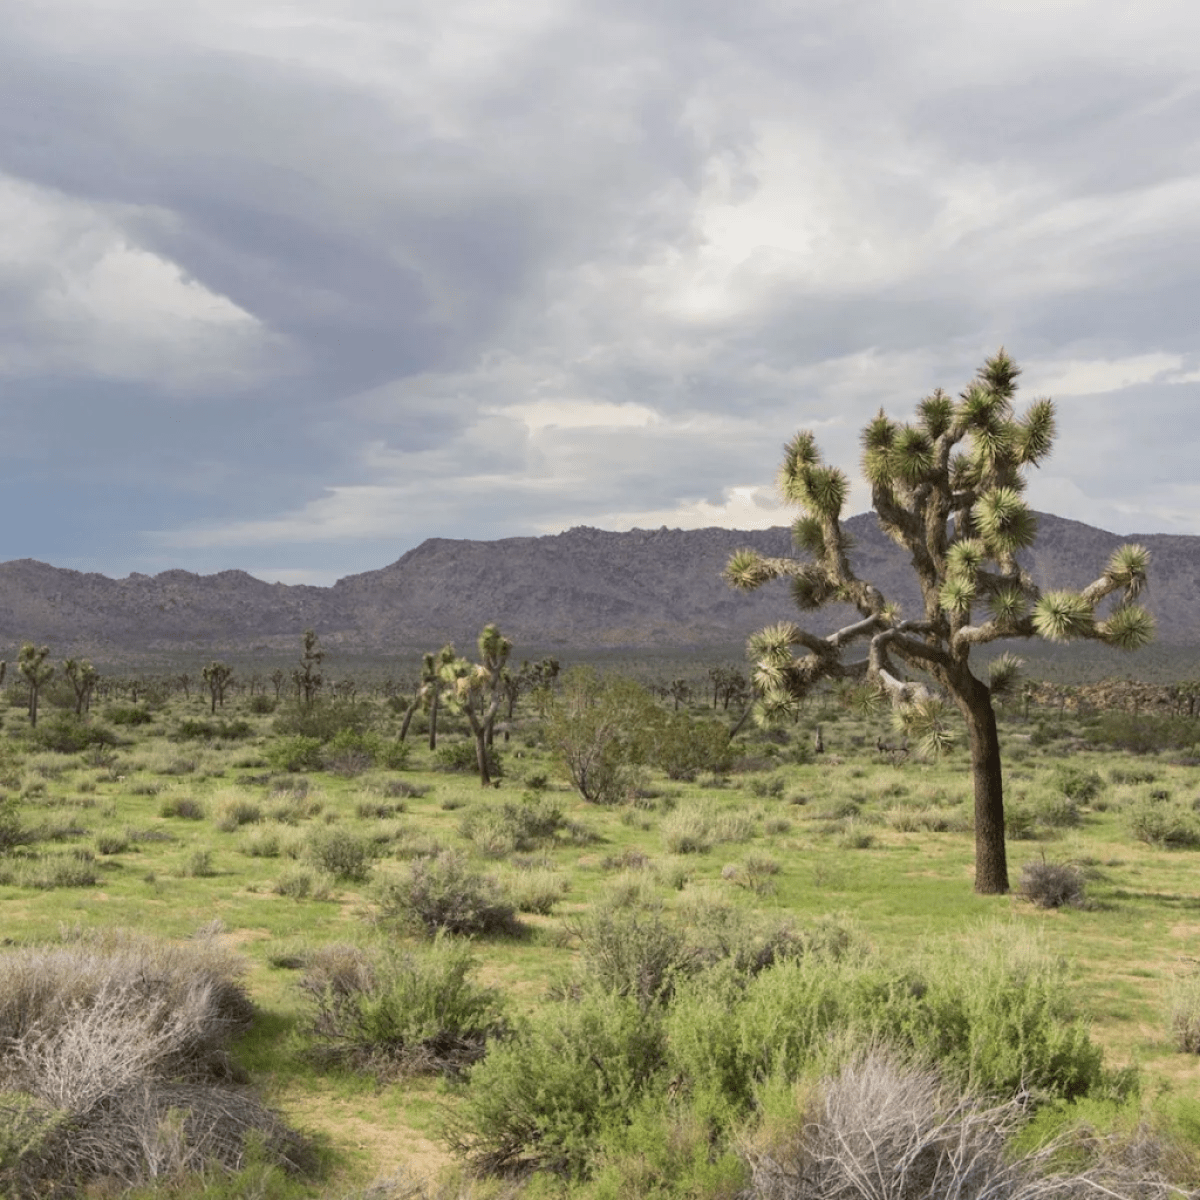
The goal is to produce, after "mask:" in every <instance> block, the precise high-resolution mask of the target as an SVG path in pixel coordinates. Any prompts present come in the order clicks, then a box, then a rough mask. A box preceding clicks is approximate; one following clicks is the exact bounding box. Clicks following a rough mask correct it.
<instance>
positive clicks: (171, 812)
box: [158, 796, 205, 821]
mask: <svg viewBox="0 0 1200 1200" xmlns="http://www.w3.org/2000/svg"><path fill="white" fill-rule="evenodd" d="M158 811H159V813H160V814H161V815H162V816H164V817H181V818H182V819H183V820H185V821H203V820H204V817H205V808H204V805H203V804H202V803H201V802H200V801H199V800H194V799H192V797H191V796H171V797H170V798H169V799H167V800H164V801H163V802H162V804H161V806H160V807H159V810H158Z"/></svg>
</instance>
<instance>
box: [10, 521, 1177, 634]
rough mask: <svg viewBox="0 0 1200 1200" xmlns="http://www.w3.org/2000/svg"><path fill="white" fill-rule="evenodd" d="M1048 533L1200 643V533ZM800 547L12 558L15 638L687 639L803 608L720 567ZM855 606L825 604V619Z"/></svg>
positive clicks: (437, 548) (770, 535) (642, 544)
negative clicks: (310, 569) (737, 557)
mask: <svg viewBox="0 0 1200 1200" xmlns="http://www.w3.org/2000/svg"><path fill="white" fill-rule="evenodd" d="M1038 519H1039V533H1038V539H1037V541H1036V543H1035V544H1034V545H1033V547H1031V548H1030V550H1029V551H1027V552H1026V553H1025V554H1023V556H1022V559H1023V562H1024V565H1025V566H1026V568H1027V569H1028V570H1029V571H1030V574H1031V575H1032V577H1033V579H1034V581H1035V582H1036V583H1037V584H1038V585H1039V586H1041V587H1051V586H1053V587H1073V588H1078V587H1081V586H1083V585H1084V584H1086V583H1088V582H1090V580H1091V579H1093V578H1095V577H1096V575H1097V574H1098V573H1099V572H1100V571H1101V570H1102V569H1103V566H1104V564H1105V562H1106V561H1107V559H1108V556H1109V555H1110V554H1111V553H1112V551H1113V549H1115V548H1116V547H1117V546H1119V545H1121V544H1123V543H1125V542H1127V541H1138V542H1140V543H1142V544H1143V545H1145V546H1147V547H1148V548H1149V549H1150V552H1151V570H1150V585H1149V588H1148V595H1147V606H1148V607H1149V608H1150V610H1151V611H1152V612H1153V613H1154V614H1155V616H1156V618H1157V620H1158V622H1159V639H1160V640H1162V641H1169V642H1172V643H1179V644H1192V643H1197V642H1200V606H1198V605H1197V604H1196V602H1195V597H1196V595H1197V591H1198V590H1200V537H1197V536H1194V535H1187V534H1146V535H1140V536H1139V535H1133V536H1132V537H1129V538H1126V537H1119V536H1117V535H1116V534H1111V533H1108V532H1106V531H1104V530H1100V529H1096V528H1093V527H1092V526H1090V525H1086V524H1084V523H1082V522H1079V521H1072V520H1068V519H1066V518H1061V517H1056V516H1053V515H1052V514H1039V515H1038ZM845 528H846V529H847V531H848V532H849V533H850V534H851V536H852V537H853V539H854V542H855V547H854V549H853V551H852V554H851V558H852V561H853V562H854V563H855V567H856V569H857V570H858V571H859V572H860V574H862V575H863V576H864V577H865V578H868V579H870V580H871V581H872V582H874V583H876V584H877V585H878V586H879V587H880V588H881V590H882V591H883V592H884V594H885V595H887V596H888V597H889V599H895V600H896V601H897V602H898V603H899V604H900V605H901V607H902V609H904V610H906V611H910V612H912V611H917V610H918V608H919V605H920V597H919V593H918V591H917V587H916V581H915V578H914V577H913V573H912V569H911V567H910V566H909V564H908V562H907V559H906V557H905V555H904V553H903V551H901V550H900V549H899V548H898V547H897V546H895V545H894V544H893V543H892V542H891V541H890V540H889V539H888V538H887V537H886V536H885V535H884V534H883V533H882V531H881V530H880V529H879V527H878V524H877V522H876V521H875V518H874V514H872V513H863V514H860V515H858V516H855V517H852V518H850V519H849V520H848V521H846V522H845ZM743 546H750V547H753V548H755V549H758V550H760V551H761V552H763V553H765V554H772V555H776V554H786V553H789V552H790V550H791V539H790V534H789V531H788V530H787V529H786V528H784V527H782V526H776V527H774V528H771V529H765V530H731V529H721V528H717V527H709V528H707V529H694V530H681V529H667V528H666V527H665V526H664V527H662V528H659V529H633V530H629V531H625V532H615V531H610V530H603V529H596V528H593V527H591V526H576V527H574V528H572V529H570V530H566V531H564V532H562V533H557V534H546V535H542V536H522V537H514V538H502V539H497V540H493V541H473V540H469V539H454V538H428V539H426V540H425V541H423V542H421V543H420V544H419V545H417V546H414V547H412V548H411V549H409V550H407V551H406V552H405V553H404V554H402V555H401V556H400V557H399V558H398V559H396V561H395V562H392V563H389V564H387V565H386V566H383V567H380V568H377V569H375V570H372V571H364V572H360V573H357V574H353V575H347V576H344V577H343V578H341V579H339V580H337V581H336V582H335V583H333V584H332V585H329V586H327V587H320V586H317V585H313V584H283V583H267V582H266V581H265V580H261V579H258V578H256V577H254V576H252V575H250V574H248V573H247V572H245V571H243V570H240V569H238V568H228V569H226V570H223V571H218V572H215V573H213V574H211V575H201V574H197V573H195V572H191V571H187V570H184V569H183V568H178V567H175V568H170V569H168V570H165V571H162V572H160V573H158V574H157V575H144V574H141V573H138V572H133V573H131V574H130V575H128V576H126V577H124V578H123V579H113V578H111V577H109V576H106V575H103V574H100V573H99V572H81V571H77V570H74V569H71V568H63V567H54V566H52V565H50V564H47V563H43V562H40V561H39V560H37V559H29V558H25V559H14V560H10V561H8V562H4V563H0V647H14V646H16V645H18V644H20V643H21V642H23V641H34V642H38V643H47V644H50V645H51V646H52V648H53V649H54V652H55V654H68V653H70V654H87V655H89V656H91V657H112V656H113V655H114V654H120V655H128V654H137V653H145V652H157V653H172V652H185V651H188V652H212V653H216V652H226V653H232V652H246V651H254V650H263V651H268V650H271V651H273V650H276V649H281V648H284V647H287V648H289V649H290V648H293V647H294V645H295V643H296V640H297V637H298V635H299V634H300V633H301V632H302V631H303V630H304V629H306V628H310V627H311V628H314V629H316V630H317V632H318V633H319V634H320V636H321V638H322V641H323V642H325V643H326V644H327V645H329V646H330V647H334V646H338V647H342V648H344V649H346V650H349V651H353V652H361V653H376V652H380V653H382V652H387V651H388V650H390V649H394V648H408V647H412V646H433V645H440V644H441V643H442V642H444V641H452V640H453V641H459V642H462V641H463V640H469V639H473V637H474V636H475V635H476V634H477V633H478V632H479V630H480V628H482V626H483V625H484V624H486V623H487V622H489V621H495V622H496V623H497V624H499V625H500V627H501V629H502V630H503V631H504V632H505V633H506V634H508V635H509V636H511V637H513V638H515V639H517V640H519V641H523V642H525V643H526V644H537V645H539V646H554V645H561V646H564V647H570V648H578V649H584V648H600V647H613V648H616V647H630V648H636V647H652V646H670V647H680V648H683V647H688V646H701V645H705V644H711V643H714V642H726V643H728V642H734V641H738V640H740V639H742V638H744V637H745V635H746V634H748V633H749V632H751V631H752V630H754V629H757V628H760V627H761V626H763V625H766V624H770V623H772V622H775V621H779V620H784V619H789V618H791V617H793V616H794V614H795V608H794V606H793V605H792V603H791V600H790V598H789V596H788V593H787V585H786V583H783V582H776V583H773V584H769V585H767V586H765V587H763V588H761V589H760V590H759V591H757V592H754V593H750V594H744V593H739V592H735V591H734V590H733V589H731V588H729V587H728V586H727V585H726V584H725V582H724V581H723V579H722V578H721V569H722V568H723V566H724V564H725V562H726V561H727V560H728V558H729V555H730V554H731V553H732V552H733V551H734V550H736V549H739V548H741V547H743ZM847 615H848V610H845V609H842V610H840V611H839V610H838V609H837V608H834V609H832V610H829V611H824V610H823V611H822V612H820V613H816V614H810V617H806V623H807V624H808V625H809V627H811V628H813V629H814V630H815V631H818V632H820V631H827V630H829V629H832V628H834V627H836V625H837V624H838V623H840V622H841V621H843V620H844V619H845V617H846V616H847Z"/></svg>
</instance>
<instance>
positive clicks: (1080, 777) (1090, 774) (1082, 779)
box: [1054, 766, 1104, 804]
mask: <svg viewBox="0 0 1200 1200" xmlns="http://www.w3.org/2000/svg"><path fill="white" fill-rule="evenodd" d="M1054 787H1055V790H1056V791H1058V792H1061V793H1062V795H1064V796H1066V797H1067V799H1068V800H1074V801H1075V802H1076V803H1077V804H1091V802H1092V801H1093V800H1095V799H1096V797H1097V796H1099V795H1100V793H1101V792H1102V791H1104V780H1103V779H1102V778H1101V777H1100V775H1099V773H1098V772H1096V771H1086V770H1084V769H1083V768H1081V767H1071V766H1064V767H1059V768H1058V770H1057V771H1056V772H1055V775H1054Z"/></svg>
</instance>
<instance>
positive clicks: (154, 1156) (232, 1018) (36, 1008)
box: [0, 933, 308, 1197]
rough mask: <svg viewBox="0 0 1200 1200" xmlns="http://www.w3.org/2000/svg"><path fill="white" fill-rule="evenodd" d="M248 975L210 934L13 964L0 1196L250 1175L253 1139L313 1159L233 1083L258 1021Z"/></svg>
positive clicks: (0, 975) (0, 1069) (121, 937)
mask: <svg viewBox="0 0 1200 1200" xmlns="http://www.w3.org/2000/svg"><path fill="white" fill-rule="evenodd" d="M240 975H241V966H240V964H239V963H238V962H237V961H236V960H234V959H232V958H231V957H230V956H229V955H227V954H225V953H224V952H223V951H221V950H220V949H219V947H217V946H216V945H215V943H213V942H212V941H211V940H210V939H204V940H202V941H198V942H191V943H188V944H186V945H173V944H171V943H166V942H160V941H157V940H155V939H151V938H139V937H136V936H134V935H131V934H123V933H108V934H104V935H99V936H95V937H88V938H86V939H84V940H81V941H78V942H76V943H73V944H70V945H66V946H62V947H50V948H47V947H33V948H28V949H23V950H18V951H14V952H12V953H9V954H6V955H5V956H4V958H3V959H0V1047H2V1049H0V1075H2V1076H3V1078H4V1081H5V1084H6V1086H7V1087H8V1088H9V1089H10V1090H9V1091H8V1092H3V1093H0V1191H3V1193H4V1194H5V1195H13V1196H15V1197H34V1196H37V1197H41V1196H49V1195H67V1194H75V1193H76V1192H77V1190H78V1189H79V1188H80V1187H81V1186H83V1185H86V1184H87V1183H88V1182H90V1181H91V1180H94V1179H100V1178H103V1179H105V1180H106V1181H108V1183H107V1185H106V1186H107V1187H108V1188H109V1189H111V1187H112V1183H113V1182H117V1183H119V1184H122V1185H125V1186H131V1185H135V1184H137V1183H139V1182H141V1181H143V1180H146V1179H149V1178H154V1177H159V1176H162V1175H168V1174H171V1175H175V1174H178V1173H179V1172H181V1171H184V1170H199V1169H201V1168H203V1167H207V1166H209V1165H210V1164H214V1163H215V1164H219V1165H221V1166H224V1167H227V1168H230V1169H236V1168H238V1167H240V1166H242V1165H243V1164H244V1163H245V1162H246V1161H247V1155H248V1154H249V1153H251V1147H252V1144H257V1145H258V1146H260V1147H261V1149H262V1150H263V1151H265V1153H266V1155H267V1157H268V1158H269V1159H270V1160H272V1161H275V1162H278V1163H283V1164H285V1165H289V1166H298V1165H300V1164H301V1162H302V1161H305V1160H307V1157H308V1156H307V1152H306V1150H305V1147H304V1145H303V1143H302V1141H301V1140H300V1139H299V1138H298V1137H297V1136H296V1135H294V1134H292V1133H291V1132H290V1131H289V1130H287V1128H286V1126H284V1125H283V1123H282V1121H280V1119H279V1118H278V1117H277V1116H276V1115H275V1114H274V1113H272V1112H270V1110H268V1109H266V1108H264V1107H263V1106H262V1105H261V1104H260V1103H259V1102H258V1101H257V1100H255V1099H254V1098H253V1097H252V1096H250V1095H248V1094H247V1093H246V1092H245V1091H244V1090H240V1089H239V1090H234V1089H231V1088H229V1087H227V1086H224V1084H225V1083H226V1082H227V1081H229V1080H230V1078H231V1075H232V1073H233V1072H232V1069H231V1065H230V1061H229V1053H228V1050H229V1045H230V1041H231V1038H232V1037H233V1035H234V1034H236V1033H237V1032H239V1031H241V1030H243V1029H245V1028H246V1027H247V1025H248V1024H249V1018H250V1015H251V1008H250V1003H249V1000H248V998H247V996H246V993H245V990H244V989H243V987H242V985H241V981H240ZM14 1135H15V1136H14ZM106 1194H107V1193H106Z"/></svg>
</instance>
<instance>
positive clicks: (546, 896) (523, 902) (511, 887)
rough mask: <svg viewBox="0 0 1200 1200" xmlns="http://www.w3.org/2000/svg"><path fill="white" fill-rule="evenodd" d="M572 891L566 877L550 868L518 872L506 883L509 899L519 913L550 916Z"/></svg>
mask: <svg viewBox="0 0 1200 1200" xmlns="http://www.w3.org/2000/svg"><path fill="white" fill-rule="evenodd" d="M570 889H571V884H570V881H569V880H568V879H567V877H566V876H565V875H561V874H560V873H559V872H557V871H554V870H551V869H550V868H549V867H530V868H528V869H525V870H519V871H516V872H515V873H514V874H513V875H511V876H510V877H509V878H508V879H507V880H506V882H505V890H506V892H507V895H508V899H509V901H510V902H511V904H512V906H513V907H514V908H515V909H516V910H517V912H523V913H537V914H538V915H539V916H543V917H545V916H549V914H550V913H551V912H553V911H554V906H555V905H556V904H557V903H558V902H559V901H560V900H561V899H562V898H563V896H565V895H566V893H567V892H568V891H570Z"/></svg>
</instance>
